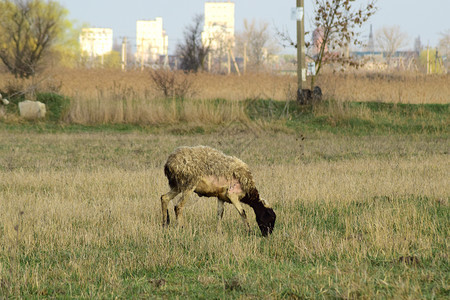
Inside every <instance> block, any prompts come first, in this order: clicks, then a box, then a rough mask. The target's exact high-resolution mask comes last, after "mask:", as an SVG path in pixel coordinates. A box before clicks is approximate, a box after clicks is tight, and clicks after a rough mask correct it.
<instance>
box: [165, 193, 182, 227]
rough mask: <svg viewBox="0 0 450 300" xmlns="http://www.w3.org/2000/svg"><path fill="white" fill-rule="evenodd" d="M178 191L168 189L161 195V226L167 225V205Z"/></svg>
mask: <svg viewBox="0 0 450 300" xmlns="http://www.w3.org/2000/svg"><path fill="white" fill-rule="evenodd" d="M179 193H180V192H178V191H177V190H173V189H172V190H170V191H169V192H168V193H167V194H164V195H162V196H161V210H162V218H163V226H166V225H169V223H170V217H169V211H168V209H167V206H168V204H169V202H170V200H172V199H173V198H175V197H176V196H177V195H178V194H179Z"/></svg>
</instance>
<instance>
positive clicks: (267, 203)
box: [261, 198, 272, 208]
mask: <svg viewBox="0 0 450 300" xmlns="http://www.w3.org/2000/svg"><path fill="white" fill-rule="evenodd" d="M261 203H262V204H263V205H264V207H265V208H272V206H271V205H270V204H269V202H268V201H267V200H266V199H263V198H261Z"/></svg>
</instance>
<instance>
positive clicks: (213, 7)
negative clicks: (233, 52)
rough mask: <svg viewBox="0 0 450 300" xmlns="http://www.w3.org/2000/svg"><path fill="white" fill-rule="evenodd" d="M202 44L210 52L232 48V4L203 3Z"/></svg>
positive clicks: (228, 2)
mask: <svg viewBox="0 0 450 300" xmlns="http://www.w3.org/2000/svg"><path fill="white" fill-rule="evenodd" d="M202 42H203V43H205V44H209V45H210V47H211V49H212V50H217V49H218V48H220V47H224V46H226V47H228V46H229V45H230V44H231V45H230V46H231V47H233V46H234V2H230V1H227V2H219V1H217V2H205V24H204V28H203V32H202Z"/></svg>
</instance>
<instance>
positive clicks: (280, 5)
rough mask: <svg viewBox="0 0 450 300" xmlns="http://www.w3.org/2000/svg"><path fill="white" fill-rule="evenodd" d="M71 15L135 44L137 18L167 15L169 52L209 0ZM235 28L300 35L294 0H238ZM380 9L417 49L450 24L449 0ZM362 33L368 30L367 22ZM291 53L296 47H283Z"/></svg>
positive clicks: (100, 2)
mask: <svg viewBox="0 0 450 300" xmlns="http://www.w3.org/2000/svg"><path fill="white" fill-rule="evenodd" d="M59 2H60V3H61V4H62V5H63V6H64V7H66V8H67V9H68V10H69V12H70V14H69V18H70V19H71V20H76V21H77V22H78V23H79V24H81V23H85V22H86V23H88V24H89V25H90V26H92V27H107V28H112V29H113V35H114V39H117V41H121V40H122V39H121V38H122V37H123V36H127V37H128V38H129V39H131V42H132V44H133V46H135V45H134V44H135V37H136V21H137V20H153V19H154V18H156V17H162V18H163V26H164V29H165V30H166V33H167V35H168V36H169V53H172V52H173V51H174V50H175V47H176V44H177V43H178V41H180V39H181V38H182V37H183V30H184V28H185V27H186V25H188V24H190V23H191V21H192V18H193V16H195V15H196V14H203V11H204V3H205V0H126V1H125V0H60V1H59ZM234 2H235V26H236V31H240V30H241V29H242V27H243V25H242V24H243V20H244V19H248V20H253V19H254V20H256V21H259V20H262V21H267V22H269V23H270V25H271V27H272V28H274V27H277V28H279V29H286V30H287V31H288V32H289V33H290V34H291V36H292V37H294V35H295V30H296V27H295V26H296V25H295V21H293V20H291V8H292V7H295V3H296V1H295V0H289V1H288V0H236V1H234ZM304 2H305V11H306V19H305V21H306V22H305V27H306V30H309V29H310V28H311V26H310V24H311V21H310V20H311V19H312V14H311V11H312V3H313V0H305V1H304ZM356 3H359V4H363V3H366V0H357V1H356ZM377 6H378V11H377V13H376V14H375V15H374V16H373V18H372V19H370V21H369V22H368V23H367V24H372V25H373V29H374V31H375V32H376V30H377V29H380V28H381V27H383V26H393V25H398V26H400V29H401V30H402V31H404V32H406V33H407V34H408V36H409V43H408V44H409V46H408V47H406V48H409V49H412V48H413V42H414V39H415V38H416V37H417V36H420V38H421V41H422V43H423V44H424V45H426V44H428V43H429V44H430V46H435V45H437V43H438V41H439V38H440V35H439V33H441V32H443V31H444V30H446V29H450V0H427V1H419V0H378V2H377ZM364 29H365V31H364V32H363V33H362V35H363V36H366V37H367V36H368V35H369V26H368V25H367V26H366V27H365V28H364ZM283 52H292V53H294V52H295V51H294V50H284V51H283Z"/></svg>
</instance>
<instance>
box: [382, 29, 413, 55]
mask: <svg viewBox="0 0 450 300" xmlns="http://www.w3.org/2000/svg"><path fill="white" fill-rule="evenodd" d="M375 40H376V42H377V45H378V47H379V48H380V49H381V50H382V51H383V52H385V53H386V56H387V61H388V63H389V62H390V60H391V58H392V56H393V55H394V54H395V52H396V51H398V49H400V48H402V47H404V46H406V45H407V44H408V35H407V34H406V33H405V32H403V31H401V29H400V26H392V27H383V28H381V29H379V30H378V31H377V33H376V34H375Z"/></svg>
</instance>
